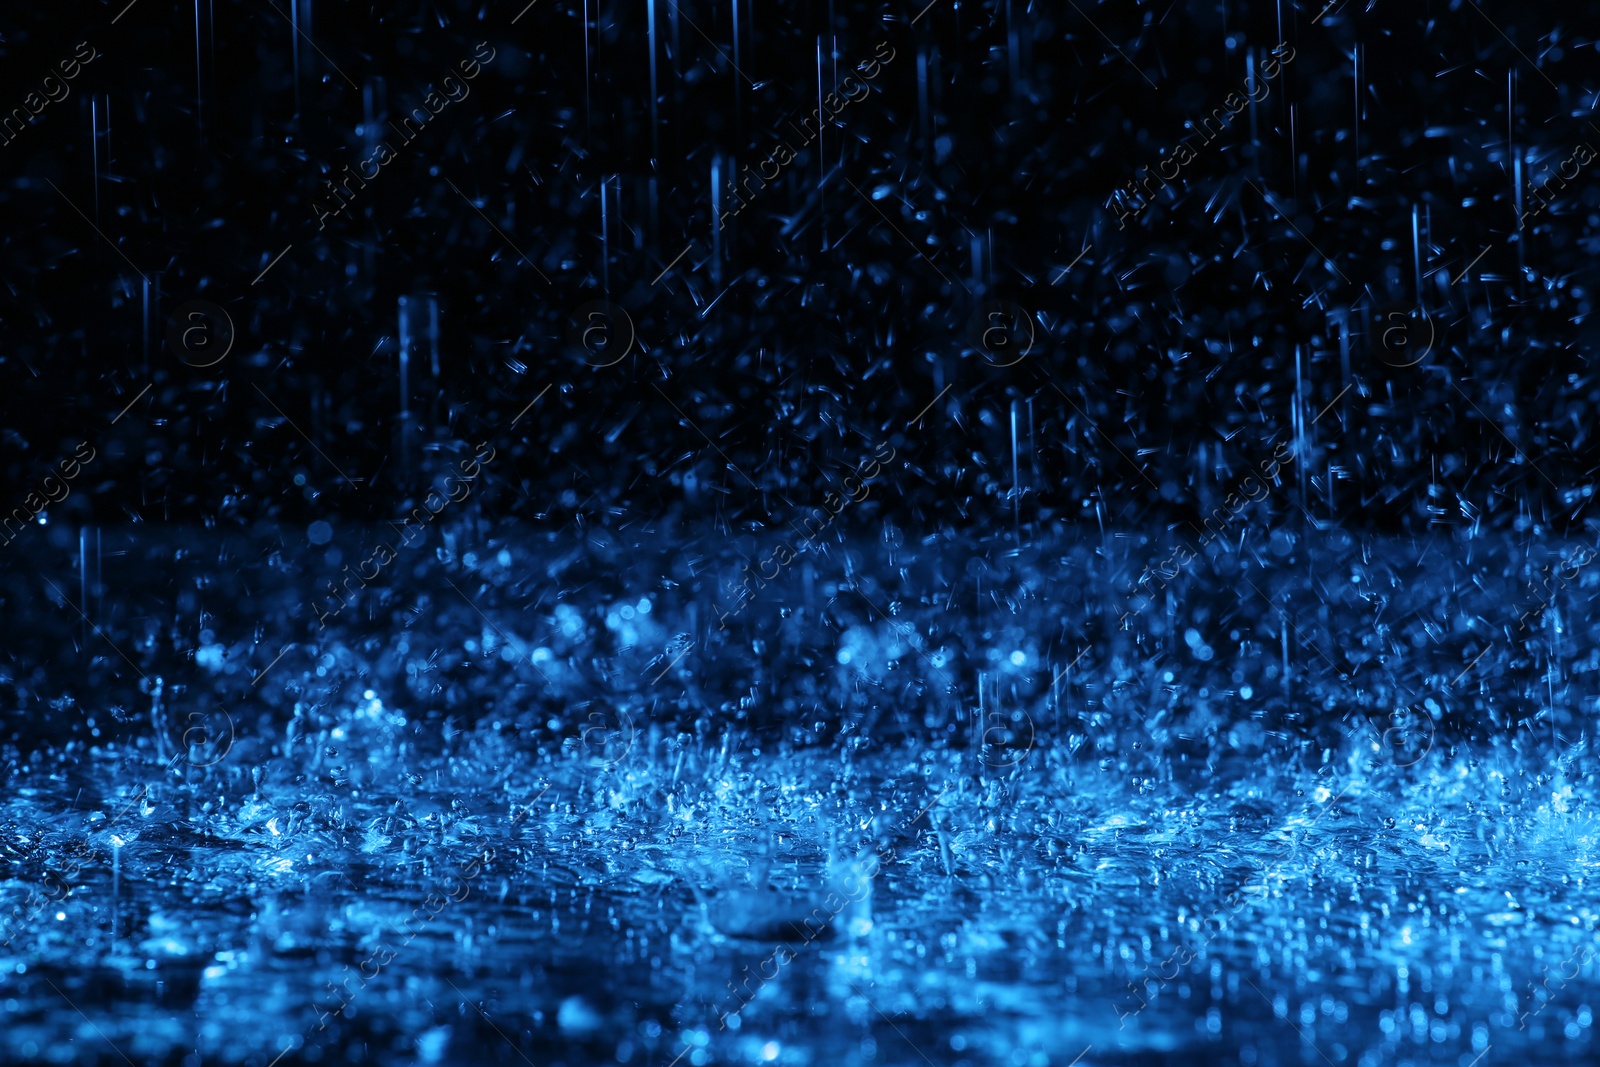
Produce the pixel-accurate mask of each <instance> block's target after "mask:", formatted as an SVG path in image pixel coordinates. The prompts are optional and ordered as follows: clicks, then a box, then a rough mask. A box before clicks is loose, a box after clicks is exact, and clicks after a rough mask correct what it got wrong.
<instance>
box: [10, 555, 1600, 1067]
mask: <svg viewBox="0 0 1600 1067" xmlns="http://www.w3.org/2000/svg"><path fill="white" fill-rule="evenodd" d="M378 535H379V533H378V532H377V531H373V530H365V529H357V530H350V531H335V537H334V539H333V541H332V544H331V546H330V545H327V544H324V545H319V546H316V547H315V548H313V547H310V546H306V545H304V544H303V543H297V544H291V545H284V544H282V543H273V542H272V541H271V540H270V539H267V538H265V537H263V536H261V535H260V534H259V533H257V534H251V535H248V536H246V535H243V534H240V535H229V536H224V535H220V534H215V533H207V534H194V535H190V536H188V537H187V538H185V539H174V538H170V537H168V538H164V539H162V540H160V541H159V542H156V541H151V540H148V539H144V538H142V537H141V536H139V535H136V534H128V533H122V534H114V535H112V534H108V535H105V536H103V537H102V540H101V549H100V554H99V564H98V566H99V568H100V579H99V588H98V590H97V589H95V588H93V587H92V586H93V583H89V584H87V585H86V584H83V583H80V576H79V574H78V572H77V570H75V562H76V561H75V559H74V552H75V551H76V550H77V549H78V546H79V545H80V544H81V543H82V542H81V540H80V539H79V538H78V537H77V536H75V535H74V536H72V537H70V538H69V537H66V536H60V537H58V539H57V541H56V542H54V543H51V542H49V541H47V540H44V539H41V540H40V542H39V544H38V545H37V546H36V548H35V551H34V552H33V554H32V555H31V556H28V557H25V558H24V559H23V560H22V563H21V565H18V566H14V567H12V568H11V569H10V570H8V571H7V572H6V574H5V583H6V585H5V597H6V599H7V601H8V602H9V603H11V604H16V603H19V602H21V601H22V598H24V597H28V596H31V597H33V599H34V602H35V603H38V602H40V601H42V600H44V599H45V598H50V599H52V600H54V602H55V603H56V604H57V606H58V608H59V611H58V615H57V617H58V618H59V620H60V625H59V632H51V631H50V626H48V625H44V626H34V627H32V628H31V629H30V630H29V631H28V632H17V633H15V634H13V635H12V636H11V637H10V638H9V639H8V644H9V653H8V654H9V660H8V662H7V668H6V670H7V673H6V675H5V677H4V684H5V686H6V687H7V691H8V692H9V694H10V695H9V697H8V700H9V702H10V704H11V705H12V707H13V708H15V709H18V710H16V711H15V712H13V713H12V714H10V715H9V716H8V718H7V720H6V722H7V724H8V728H9V729H10V730H11V731H12V732H13V733H14V734H15V743H14V744H13V745H11V746H10V747H9V748H8V749H7V750H6V752H5V788H4V795H3V801H0V874H3V876H4V881H3V882H0V904H3V905H4V906H3V908H0V923H3V926H0V937H3V938H4V944H3V946H0V1008H3V1010H4V1016H5V1039H4V1042H3V1050H0V1055H3V1056H4V1057H5V1058H6V1059H8V1060H14V1061H56V1062H68V1061H74V1062H106V1063H120V1062H123V1061H124V1059H126V1060H127V1061H130V1062H133V1063H146V1062H150V1063H156V1062H164V1063H165V1062H170V1063H185V1062H187V1063H201V1062H229V1063H249V1064H267V1063H271V1062H273V1061H274V1060H275V1058H277V1057H280V1056H281V1057H282V1058H281V1059H278V1061H277V1062H281V1063H292V1062H362V1063H378V1064H414V1063H472V1064H479V1063H505V1064H513V1063H524V1062H527V1063H533V1064H537V1065H539V1067H546V1065H549V1064H558V1063H567V1064H579V1063H601V1062H618V1063H625V1064H661V1065H665V1064H670V1063H674V1062H687V1063H693V1064H706V1063H729V1062H751V1063H765V1062H774V1063H794V1064H802V1063H804V1064H834V1063H895V1064H902V1063H904V1064H919V1063H925V1062H926V1063H935V1064H946V1063H961V1062H967V1063H973V1064H978V1063H985V1064H987V1063H1009V1064H1016V1065H1034V1064H1038V1065H1043V1064H1055V1065H1066V1064H1070V1063H1074V1062H1077V1063H1081V1064H1093V1063H1143V1062H1150V1063H1154V1062H1174V1061H1180V1062H1195V1061H1207V1062H1227V1063H1243V1064H1268V1063H1285V1064H1289V1063H1292V1064H1302V1063H1305V1064H1315V1063H1323V1062H1326V1063H1330V1064H1345V1063H1349V1064H1367V1065H1375V1064H1404V1063H1439V1064H1445V1063H1448V1064H1469V1063H1473V1062H1481V1063H1494V1062H1520V1063H1567V1062H1592V1060H1593V1059H1594V1058H1595V1056H1596V1055H1597V1053H1596V1050H1595V1049H1594V1047H1593V1027H1592V1021H1593V1019H1592V1008H1593V1006H1594V1005H1595V1003H1596V996H1597V987H1600V968H1597V967H1596V965H1595V962H1594V959H1593V957H1594V954H1595V946H1596V944H1597V942H1596V939H1595V928H1596V922H1597V919H1600V898H1597V895H1596V893H1595V892H1594V890H1592V889H1591V888H1590V887H1589V886H1588V881H1587V879H1588V876H1589V872H1590V871H1591V870H1592V869H1593V868H1594V866H1595V864H1596V863H1600V851H1597V850H1600V821H1597V819H1596V815H1595V804H1596V801H1597V798H1596V796H1595V790H1594V787H1593V784H1592V783H1593V777H1592V760H1591V758H1590V756H1589V755H1588V753H1587V748H1586V734H1587V720H1588V718H1589V717H1590V716H1591V715H1592V713H1593V708H1594V701H1595V699H1596V686H1595V684H1594V681H1595V674H1594V672H1595V670H1596V667H1597V664H1600V653H1597V651H1596V648H1597V646H1596V644H1595V642H1594V640H1593V634H1592V632H1591V631H1592V627H1590V626H1589V625H1588V624H1587V623H1586V622H1584V623H1582V624H1581V625H1574V622H1573V620H1574V619H1579V620H1581V619H1582V618H1583V614H1584V612H1583V610H1582V605H1583V604H1584V603H1585V602H1586V598H1587V596H1589V595H1591V593H1590V592H1586V590H1592V588H1593V586H1594V585H1595V581H1594V576H1593V575H1590V574H1589V573H1588V571H1587V570H1585V569H1583V568H1582V567H1571V568H1569V571H1570V577H1562V578H1560V579H1558V580H1556V581H1554V582H1550V583H1544V582H1543V581H1542V580H1541V575H1546V574H1566V573H1568V572H1563V571H1560V570H1559V568H1555V569H1552V568H1551V567H1550V562H1551V559H1552V558H1557V559H1559V555H1560V553H1563V552H1565V553H1567V554H1568V555H1569V557H1570V555H1571V553H1573V552H1575V551H1578V550H1579V548H1580V547H1581V546H1579V545H1578V544H1577V543H1576V542H1573V543H1566V544H1560V543H1556V542H1553V541H1550V540H1548V539H1542V538H1540V537H1539V536H1537V534H1534V535H1533V536H1530V537H1528V538H1527V539H1526V540H1525V541H1523V542H1519V543H1515V544H1513V543H1511V542H1510V541H1509V540H1503V541H1500V542H1498V543H1493V542H1488V541H1487V540H1485V539H1469V538H1466V537H1458V536H1452V535H1451V534H1450V533H1448V532H1446V533H1441V535H1440V536H1439V537H1438V538H1436V539H1434V540H1431V541H1420V540H1419V541H1410V540H1408V541H1399V540H1393V541H1386V542H1385V541H1374V540H1370V539H1368V540H1362V539H1358V538H1355V537H1352V536H1350V535H1348V534H1345V533H1343V532H1341V531H1338V530H1332V531H1320V532H1319V531H1315V530H1299V531H1296V532H1286V533H1279V534H1273V535H1270V536H1269V537H1267V538H1265V539H1263V540H1262V541H1261V542H1260V544H1259V545H1257V546H1251V545H1246V546H1244V549H1245V550H1244V551H1234V550H1231V549H1230V548H1229V547H1228V546H1222V547H1220V548H1215V549H1213V551H1212V552H1210V553H1208V554H1206V555H1204V556H1203V557H1202V558H1201V559H1199V560H1197V561H1195V563H1194V564H1192V565H1191V566H1190V567H1189V568H1188V569H1187V570H1185V571H1184V572H1183V573H1181V574H1180V575H1178V576H1177V577H1176V578H1174V579H1172V581H1171V583H1170V592H1169V591H1168V590H1160V591H1159V593H1158V594H1157V595H1155V596H1149V595H1146V594H1143V593H1139V594H1136V595H1134V596H1129V594H1128V593H1127V590H1128V588H1129V587H1130V586H1132V585H1134V584H1135V583H1136V582H1137V581H1138V579H1139V576H1140V574H1141V573H1142V571H1143V568H1144V567H1145V566H1147V565H1148V564H1149V563H1150V562H1151V561H1152V560H1160V559H1162V558H1164V557H1166V556H1167V555H1168V550H1167V548H1166V547H1165V545H1164V544H1162V543H1160V542H1158V541H1155V540H1150V541H1149V542H1147V543H1141V540H1140V538H1138V537H1136V536H1131V535H1130V536H1120V537H1119V536H1115V535H1113V536H1102V535H1101V534H1100V532H1099V531H1094V532H1092V533H1084V534H1079V533H1076V532H1072V531H1056V532H1054V533H1053V534H1051V535H1050V536H1035V537H1034V538H1033V539H1032V540H1031V542H1030V543H1029V544H1028V545H1027V546H1026V547H1025V548H1024V549H1023V550H1022V551H1015V550H1014V549H1013V550H1012V551H1011V552H1010V554H1008V553H1007V550H1006V549H1005V546H1003V545H994V546H987V547H985V546H971V548H970V549H969V550H966V551H962V552H960V553H957V552H955V551H952V550H948V549H946V550H943V551H938V552H935V551H933V550H932V549H930V548H927V547H923V546H920V545H918V544H917V543H916V542H915V541H914V540H912V539H911V538H909V537H905V536H904V535H901V534H897V533H895V532H894V531H892V530H891V531H890V534H889V535H888V536H887V537H886V538H885V539H884V540H882V541H876V542H872V543H866V544H860V545H851V546H844V547H841V546H840V545H838V544H835V545H832V546H830V547H829V549H828V550H827V551H826V552H822V553H816V552H811V551H807V552H806V553H805V554H803V555H802V556H801V557H800V559H798V560H797V561H796V562H795V563H794V564H793V565H792V566H791V567H789V568H788V569H787V570H785V571H784V572H783V574H782V575H781V576H780V577H777V578H774V579H773V580H772V581H771V583H770V584H768V585H767V586H765V587H764V588H762V589H761V590H759V591H758V592H757V595H756V596H755V597H754V598H752V599H751V600H750V602H749V603H748V604H747V605H746V606H745V607H744V608H743V609H741V610H740V611H739V613H738V614H737V615H730V614H729V607H730V605H731V604H732V603H733V602H734V601H733V599H732V597H731V595H730V594H729V593H728V591H727V590H728V587H729V583H730V582H731V581H732V580H733V579H734V576H735V574H736V573H737V572H738V568H739V566H740V563H741V559H740V555H741V551H742V553H743V555H745V556H746V557H753V555H754V553H753V552H751V551H748V549H747V548H746V547H745V546H740V545H738V544H737V543H735V544H734V546H733V547H728V546H727V545H726V544H724V545H723V546H722V547H720V548H716V547H711V546H709V545H708V546H707V547H706V548H705V549H703V550H697V549H696V546H694V545H688V546H686V547H684V548H682V549H681V550H680V549H675V550H674V551H673V552H671V553H666V552H661V551H656V550H654V549H653V548H652V544H651V539H650V537H648V536H646V535H637V536H635V537H632V538H630V537H627V536H620V535H616V534H611V533H609V532H605V531H599V530H591V531H589V532H588V535H587V536H586V537H584V538H582V539H572V540H570V541H569V542H566V543H563V542H561V541H559V540H558V539H556V538H545V537H535V536H531V535H528V534H526V533H518V532H516V531H513V530H487V529H476V530H457V531H455V532H454V533H453V534H452V535H451V537H450V538H449V539H448V540H447V539H444V538H440V539H438V540H436V541H431V542H430V543H429V544H428V545H427V546H426V547H418V548H417V549H413V550H407V551H406V552H405V553H402V554H401V555H400V557H399V559H398V560H397V562H396V564H395V565H394V567H393V569H392V570H391V571H390V572H389V573H388V574H387V575H385V576H384V578H383V579H382V581H381V582H375V583H374V584H373V586H372V588H370V589H366V590H363V591H362V592H361V593H360V594H358V595H355V596H353V597H352V599H351V601H350V603H349V605H348V606H347V607H345V608H344V609H343V611H342V612H341V613H340V615H339V617H338V618H336V619H334V620H333V621H332V622H330V623H329V624H328V625H327V626H326V627H325V628H323V629H319V628H318V622H317V614H316V612H315V610H313V609H312V608H311V607H310V605H309V602H308V601H307V600H306V596H307V590H311V589H315V588H318V587H320V586H321V585H322V583H323V581H324V580H325V579H326V578H330V577H332V576H334V575H336V574H338V573H339V568H340V564H339V561H338V560H332V561H330V559H329V557H328V555H327V553H328V551H329V550H330V547H332V548H337V547H339V546H340V545H342V544H344V543H345V542H346V541H349V542H351V543H352V545H353V546H354V547H346V548H345V549H344V551H343V552H342V553H341V555H342V559H344V560H349V559H351V558H362V557H364V556H366V555H367V552H366V551H362V552H360V553H359V555H355V554H354V553H355V551H356V548H357V547H359V548H365V547H366V542H367V541H369V540H371V539H372V538H373V537H375V536H378ZM748 548H755V549H760V548H761V546H757V545H753V546H748ZM985 557H987V558H985ZM90 573H91V574H93V573H94V570H93V569H92V568H91V570H90ZM1143 588H1145V589H1150V588H1151V586H1150V585H1149V584H1146V585H1145V586H1144V587H1143ZM52 589H53V590H54V592H52ZM80 591H81V592H80ZM1130 604H1131V605H1133V608H1134V610H1133V612H1132V613H1131V614H1130V613H1129V605H1130ZM74 605H78V606H82V607H85V608H87V609H88V610H87V611H86V612H85V613H84V614H85V615H87V616H89V619H88V621H87V622H86V621H85V620H84V619H83V618H80V617H79V616H78V615H76V614H75V613H74V612H75V610H76V608H75V607H74ZM1530 612H1531V614H1530ZM886 613H887V615H888V618H886V617H885V614H886ZM38 614H40V613H38V612H35V613H34V615H35V616H37V615H38ZM719 616H720V617H721V618H722V619H723V620H724V622H725V628H724V629H722V630H718V629H717V626H716V624H715V620H716V619H717V618H718V617H719ZM219 619H220V620H227V621H226V622H224V621H219ZM1119 619H1120V620H1121V625H1120V626H1118V625H1116V624H1115V620H1119ZM235 620H237V621H235ZM1519 620H1522V623H1521V625H1520V626H1519ZM8 625H9V624H8ZM97 732H98V733H97Z"/></svg>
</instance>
